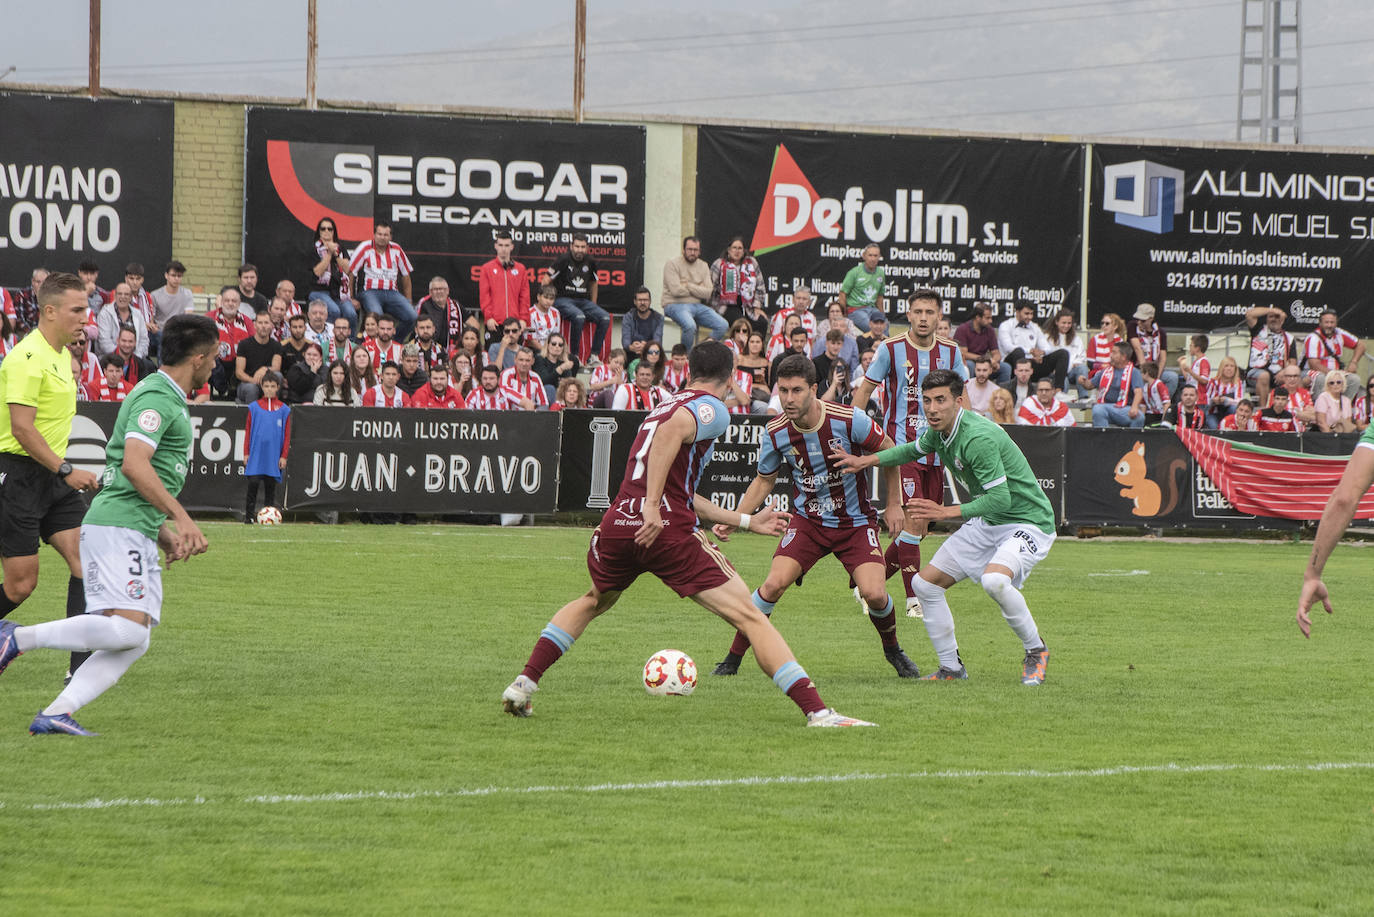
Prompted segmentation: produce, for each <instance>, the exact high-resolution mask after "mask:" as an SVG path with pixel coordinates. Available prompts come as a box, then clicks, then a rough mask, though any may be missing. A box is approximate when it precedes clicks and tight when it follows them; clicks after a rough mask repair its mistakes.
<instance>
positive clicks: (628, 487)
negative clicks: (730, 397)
mask: <svg viewBox="0 0 1374 917" xmlns="http://www.w3.org/2000/svg"><path fill="white" fill-rule="evenodd" d="M679 410H686V411H690V412H691V414H692V418H693V419H694V420H695V421H696V428H697V429H696V436H695V438H694V439H693V440H692V441H691V442H686V443H680V444H678V446H677V455H676V456H674V458H673V463H672V465H671V466H670V467H669V468H668V479H667V480H666V481H665V482H664V484H663V499H662V500H661V501H660V503H659V514H660V516H661V517H662V519H663V527H664V532H663V533H664V535H665V536H678V535H690V534H691V533H692V532H693V531H695V530H696V527H697V513H696V510H695V509H693V508H692V497H693V495H694V494H695V493H696V491H697V483H698V482H699V481H700V480H701V472H702V471H703V470H704V469H705V468H706V465H707V464H708V463H709V462H710V461H711V452H712V450H713V449H714V448H715V444H716V437H718V436H720V435H721V434H722V433H724V432H725V431H726V430H727V429H728V428H729V426H730V413H729V411H727V410H726V407H725V403H724V402H723V401H721V400H720V399H719V398H717V397H716V396H715V395H712V394H710V393H708V392H700V391H696V390H693V389H686V390H684V391H681V392H679V393H678V394H676V395H673V396H671V397H669V398H668V399H667V400H665V401H664V402H663V403H662V404H660V405H659V406H658V407H656V408H654V409H653V410H652V411H650V412H649V413H648V415H647V416H646V417H645V418H644V422H643V423H641V424H640V425H639V434H638V435H637V436H636V437H635V441H634V445H632V446H631V447H630V461H629V463H628V464H626V466H625V478H624V480H622V481H621V482H620V493H618V494H617V495H616V498H615V502H614V503H612V504H611V508H610V509H608V510H606V514H605V515H604V516H603V517H602V519H601V537H602V538H633V537H634V536H635V533H636V532H638V531H639V527H640V525H641V524H643V521H644V520H643V517H642V516H641V515H640V512H641V510H642V508H643V506H644V491H645V486H646V484H647V483H648V470H649V451H650V449H652V448H653V443H654V437H655V436H656V435H657V433H658V428H659V426H660V425H661V424H663V423H666V422H667V421H668V419H669V418H671V417H672V416H673V414H674V413H676V412H677V411H679Z"/></svg>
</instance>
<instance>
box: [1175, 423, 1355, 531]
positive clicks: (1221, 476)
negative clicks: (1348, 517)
mask: <svg viewBox="0 0 1374 917" xmlns="http://www.w3.org/2000/svg"><path fill="white" fill-rule="evenodd" d="M1178 436H1179V439H1181V440H1183V445H1185V446H1186V447H1187V448H1188V451H1189V452H1191V453H1192V454H1193V458H1194V459H1195V460H1196V461H1197V463H1198V464H1199V465H1200V466H1202V470H1203V471H1205V472H1207V476H1208V477H1209V478H1211V479H1212V482H1213V483H1214V484H1215V485H1216V486H1217V489H1218V490H1220V491H1221V492H1222V494H1223V495H1224V496H1225V497H1226V499H1227V500H1229V501H1230V503H1231V505H1232V506H1234V507H1235V508H1236V509H1238V510H1240V511H1241V512H1243V513H1251V514H1253V515H1256V516H1276V517H1278V518H1280V519H1301V520H1317V519H1320V518H1321V515H1322V510H1323V509H1325V508H1326V501H1327V500H1329V499H1330V498H1331V493H1332V492H1333V491H1334V490H1335V489H1336V485H1337V484H1338V483H1340V480H1341V475H1342V474H1343V473H1344V472H1345V466H1346V463H1347V462H1348V461H1349V460H1350V456H1348V455H1313V454H1311V453H1305V452H1284V451H1282V450H1279V449H1266V448H1264V447H1262V446H1254V445H1250V444H1249V443H1240V442H1235V441H1234V440H1228V439H1222V438H1221V437H1220V436H1209V435H1207V434H1206V433H1202V432H1200V431H1198V430H1179V431H1178ZM1355 518H1356V519H1374V491H1370V492H1369V493H1366V494H1365V495H1364V496H1363V497H1361V498H1360V505H1359V507H1358V508H1357V509H1356V511H1355Z"/></svg>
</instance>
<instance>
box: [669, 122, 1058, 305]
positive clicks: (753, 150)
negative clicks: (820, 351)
mask: <svg viewBox="0 0 1374 917" xmlns="http://www.w3.org/2000/svg"><path fill="white" fill-rule="evenodd" d="M697 138H698V147H697V186H696V195H697V197H696V199H697V210H696V225H697V232H698V235H700V236H701V237H702V257H703V258H706V259H707V260H715V258H716V257H717V256H718V255H719V254H720V253H721V251H722V250H723V249H724V248H725V244H726V241H727V240H728V239H729V238H730V237H731V236H732V235H736V234H741V235H743V236H744V237H745V239H746V240H747V242H748V247H749V248H750V249H751V250H753V251H754V253H755V256H756V257H757V258H758V260H759V265H760V267H762V269H763V273H764V274H765V275H766V276H767V278H768V289H769V303H770V308H771V307H773V306H781V305H786V304H788V303H790V302H791V291H792V290H793V289H794V288H795V287H796V286H797V285H798V284H808V285H810V286H811V288H812V290H813V292H814V293H816V294H817V298H816V299H817V306H818V307H820V308H821V309H822V310H823V309H824V307H825V305H826V304H827V303H828V301H829V300H830V299H831V298H832V297H833V296H834V295H835V294H837V293H838V292H839V290H840V285H841V282H842V281H843V280H844V276H845V274H846V273H847V272H848V271H849V270H850V268H852V267H854V266H855V265H856V264H857V263H859V259H860V256H861V254H862V250H863V248H864V247H865V246H866V245H868V244H869V243H870V242H873V243H877V244H878V245H879V246H880V248H881V249H882V263H883V268H884V271H885V273H886V278H887V287H886V293H885V295H886V298H887V300H888V306H887V311H888V312H889V314H892V315H896V314H897V313H898V312H899V311H905V298H906V295H907V294H909V293H910V292H911V291H912V290H913V289H916V288H918V287H933V288H935V289H937V290H939V291H940V293H941V295H942V296H944V298H945V299H946V300H947V301H948V302H949V311H950V321H951V322H952V323H958V322H960V321H963V320H964V319H965V318H967V315H968V309H969V306H971V305H972V304H973V303H974V302H975V301H982V302H989V303H996V304H997V305H998V314H999V315H1000V316H1007V315H1010V314H1011V309H1010V304H1011V303H1013V302H1017V303H1022V302H1031V303H1035V304H1036V305H1037V307H1038V310H1039V313H1040V314H1041V315H1048V314H1049V313H1050V312H1051V311H1054V310H1057V309H1059V308H1060V307H1067V308H1070V309H1073V310H1074V311H1077V310H1078V307H1079V297H1080V293H1081V291H1080V289H1079V286H1080V279H1081V260H1080V257H1081V255H1080V248H1081V244H1082V198H1083V165H1082V162H1083V151H1082V148H1081V147H1079V146H1076V145H1073V144H1055V143H1030V142H1023V141H1015V140H981V139H980V140H961V139H957V138H935V137H894V136H878V135H872V134H828V133H817V132H802V131H768V130H751V129H746V128H721V127H702V128H701V129H700V130H698V132H697Z"/></svg>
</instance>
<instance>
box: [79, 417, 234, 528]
mask: <svg viewBox="0 0 1374 917" xmlns="http://www.w3.org/2000/svg"><path fill="white" fill-rule="evenodd" d="M189 410H190V412H191V432H192V438H191V462H190V467H189V469H188V471H187V473H186V486H185V487H184V488H182V491H181V497H180V500H181V505H182V506H185V507H186V509H187V510H189V511H191V512H213V513H219V512H231V511H232V512H242V511H243V504H244V496H245V493H244V487H245V485H244V480H243V438H244V422H245V421H246V420H247V418H248V409H247V408H246V407H240V406H238V405H231V404H193V405H190V407H189ZM118 413H119V405H118V404H116V403H113V402H104V401H79V402H77V405H76V417H75V419H73V421H72V435H71V440H70V443H69V445H68V447H67V458H68V459H70V461H71V463H72V464H73V465H75V466H76V467H77V468H84V469H86V470H87V471H89V472H91V473H92V474H99V473H100V471H101V469H103V468H104V467H105V444H106V442H108V441H109V439H110V431H111V430H113V429H114V422H115V416H116V415H118Z"/></svg>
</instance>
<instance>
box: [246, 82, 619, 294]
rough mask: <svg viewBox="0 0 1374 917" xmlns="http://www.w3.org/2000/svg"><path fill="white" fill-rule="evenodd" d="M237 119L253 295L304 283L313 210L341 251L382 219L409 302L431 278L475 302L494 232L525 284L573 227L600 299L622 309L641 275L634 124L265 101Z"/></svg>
mask: <svg viewBox="0 0 1374 917" xmlns="http://www.w3.org/2000/svg"><path fill="white" fill-rule="evenodd" d="M247 119H248V123H247V130H246V135H245V136H246V144H247V150H246V155H245V159H244V162H245V166H244V167H245V175H244V194H245V198H246V202H245V206H244V236H245V239H244V247H243V251H244V256H245V259H246V260H248V261H250V262H252V263H253V264H256V265H257V266H258V268H259V273H260V278H261V283H260V286H262V287H263V288H264V289H266V290H269V291H270V290H271V289H272V287H273V286H274V285H275V284H276V282H277V281H278V280H280V279H282V278H289V279H291V280H292V281H294V282H295V284H296V289H297V291H301V290H303V289H304V286H303V285H304V284H306V283H307V282H309V281H310V279H311V277H312V276H313V274H312V272H311V266H312V265H313V264H314V263H315V261H316V260H318V259H315V258H314V257H313V252H314V249H313V241H312V240H313V238H314V231H315V226H316V225H317V224H318V223H319V221H320V219H322V218H323V217H326V216H328V217H332V218H333V219H334V221H335V223H336V224H337V225H338V227H339V235H340V237H341V238H342V239H343V240H344V243H345V247H346V248H347V249H349V250H351V249H352V248H353V246H354V245H355V244H356V243H358V242H361V241H364V240H367V239H370V238H372V221H373V219H374V218H385V219H387V220H390V221H391V223H392V241H393V242H395V243H396V244H397V245H399V246H401V248H402V249H404V250H405V252H406V253H407V254H408V255H409V256H410V260H411V262H412V263H413V264H414V266H415V277H416V279H415V280H414V282H413V284H412V297H413V298H414V299H419V298H420V297H421V296H423V295H425V292H426V290H427V288H428V283H429V278H430V277H431V276H433V275H435V274H438V275H442V276H443V277H445V278H447V279H448V282H449V285H450V287H451V288H452V291H453V296H454V297H455V298H456V299H458V301H459V302H460V303H462V304H463V305H465V306H472V307H476V306H477V305H478V295H477V279H478V276H479V274H480V271H479V268H480V266H481V265H482V264H484V263H486V262H487V261H489V260H491V259H492V258H493V257H494V251H493V248H492V238H493V234H494V233H495V232H496V231H497V230H499V229H506V230H509V231H510V232H511V234H512V236H513V237H514V239H515V258H516V260H517V261H519V262H521V263H522V264H524V265H525V267H526V268H527V269H528V271H529V276H528V279H529V280H530V282H531V283H534V282H537V281H538V280H539V279H540V278H541V277H542V276H543V275H544V274H546V273H547V271H548V268H549V267H550V266H551V265H552V264H553V263H554V262H555V261H557V260H558V259H559V258H561V257H563V255H565V254H566V253H567V250H568V243H569V242H570V241H571V235H572V233H573V232H575V231H578V230H580V231H582V232H585V233H586V234H587V237H588V244H589V246H590V249H589V251H590V255H591V257H592V258H593V259H594V260H595V261H596V264H597V268H598V271H599V274H598V284H599V287H600V292H599V295H598V301H599V302H600V303H602V304H603V305H606V306H607V307H608V308H610V309H613V310H615V311H621V312H623V311H624V310H625V309H627V308H628V307H629V305H630V299H631V296H632V294H633V292H634V290H635V289H636V288H637V287H638V286H639V285H640V283H641V282H642V278H643V270H644V265H643V261H644V128H642V127H634V126H607V125H594V124H556V123H552V122H544V121H538V122H536V121H501V120H476V119H464V118H450V117H438V116H422V115H398V114H368V113H360V112H307V111H288V110H284V109H274V108H249V109H248V114H247Z"/></svg>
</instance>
